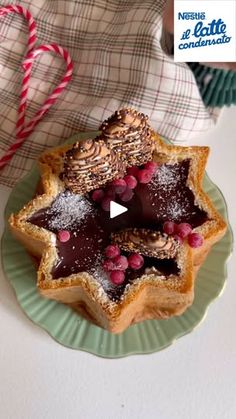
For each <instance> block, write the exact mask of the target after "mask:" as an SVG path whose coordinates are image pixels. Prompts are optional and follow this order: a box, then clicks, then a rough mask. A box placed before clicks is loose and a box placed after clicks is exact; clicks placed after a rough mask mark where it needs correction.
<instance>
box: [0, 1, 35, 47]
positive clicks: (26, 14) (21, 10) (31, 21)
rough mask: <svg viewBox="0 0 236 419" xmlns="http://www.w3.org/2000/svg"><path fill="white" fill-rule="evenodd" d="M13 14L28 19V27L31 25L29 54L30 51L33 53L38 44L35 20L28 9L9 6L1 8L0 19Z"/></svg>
mask: <svg viewBox="0 0 236 419" xmlns="http://www.w3.org/2000/svg"><path fill="white" fill-rule="evenodd" d="M13 12H14V13H18V14H20V15H23V16H24V17H25V18H26V20H28V25H29V39H28V53H29V52H30V51H32V49H33V48H34V46H35V44H36V42H37V37H36V24H35V21H34V18H33V16H32V15H31V13H30V12H29V11H28V10H27V9H24V7H22V6H18V5H9V6H6V7H1V9H0V17H2V16H5V15H6V14H8V13H13Z"/></svg>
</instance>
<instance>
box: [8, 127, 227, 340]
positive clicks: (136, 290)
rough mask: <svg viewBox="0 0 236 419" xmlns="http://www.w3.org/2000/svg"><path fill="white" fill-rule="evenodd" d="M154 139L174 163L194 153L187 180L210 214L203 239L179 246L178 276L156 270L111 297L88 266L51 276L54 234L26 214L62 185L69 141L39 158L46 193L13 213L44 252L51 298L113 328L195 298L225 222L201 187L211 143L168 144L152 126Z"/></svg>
mask: <svg viewBox="0 0 236 419" xmlns="http://www.w3.org/2000/svg"><path fill="white" fill-rule="evenodd" d="M152 137H153V139H155V150H154V153H153V160H154V161H156V162H159V163H160V162H163V163H166V162H168V163H175V162H179V161H182V160H185V159H190V169H189V176H188V180H187V185H188V186H189V188H190V189H191V190H192V192H193V193H194V196H195V203H196V204H197V205H198V206H199V207H200V208H201V209H203V210H205V211H206V212H207V214H208V218H209V220H208V221H206V222H205V223H204V224H203V225H201V226H200V227H197V228H196V229H194V232H198V233H200V234H201V235H202V236H203V238H204V243H203V245H202V246H201V247H199V248H197V249H191V248H190V247H189V246H188V245H187V244H186V243H185V244H183V245H182V246H180V247H179V248H178V249H177V257H176V258H177V263H178V267H179V268H180V275H179V276H178V277H176V276H174V275H172V276H171V277H169V278H168V280H166V279H165V278H163V275H161V274H160V273H158V272H155V270H154V271H153V272H152V271H151V270H149V271H150V272H149V273H148V274H145V275H143V276H142V277H140V278H137V279H135V280H134V281H133V282H132V284H130V285H128V286H127V287H126V289H125V291H124V294H123V295H122V297H121V299H120V300H119V301H112V300H111V299H110V298H109V297H108V295H107V293H106V292H105V291H104V289H103V287H102V286H101V284H99V283H98V281H97V280H96V279H95V278H94V277H93V276H92V275H91V274H88V273H87V272H82V273H81V272H80V273H77V274H72V275H70V276H68V277H66V278H59V279H53V278H52V275H51V271H52V268H53V266H54V264H55V262H56V260H57V258H58V255H57V249H56V246H55V242H56V237H55V234H54V233H52V232H50V231H48V230H46V229H43V228H40V227H37V226H35V225H33V224H31V223H30V222H28V221H27V220H28V219H29V217H30V216H31V215H33V214H34V213H35V212H36V211H38V210H39V209H41V208H45V207H47V206H49V205H50V204H51V203H52V201H53V200H54V199H55V197H56V196H57V195H58V193H60V192H61V191H62V190H63V189H64V183H63V181H62V180H60V178H59V174H60V173H61V171H62V170H63V157H64V155H65V153H66V152H67V151H68V150H69V149H70V148H71V145H65V146H62V147H58V148H54V149H53V150H51V151H47V152H45V153H43V154H42V156H41V157H40V159H39V165H40V169H41V174H42V175H41V180H42V185H43V189H44V194H43V195H40V196H37V197H36V198H35V199H33V200H32V201H31V202H30V203H29V204H27V205H26V206H25V207H24V208H23V209H22V210H21V211H20V212H19V213H18V214H15V215H14V214H12V215H11V217H10V220H9V222H10V226H11V230H12V232H13V234H15V236H16V237H17V239H19V240H20V241H21V242H22V243H23V244H24V246H25V247H26V248H27V249H28V251H29V252H30V253H31V254H33V255H35V256H37V257H39V258H41V261H40V266H39V269H38V282H37V285H38V289H39V292H40V293H41V294H42V295H44V296H45V297H47V298H51V299H55V300H58V301H61V302H63V303H65V304H70V305H72V306H73V308H74V309H76V310H78V311H79V312H83V313H84V312H86V314H87V315H88V316H89V318H90V319H91V320H92V321H93V322H94V323H96V324H97V325H99V326H101V327H103V328H105V329H107V330H109V331H110V332H113V333H120V332H122V331H123V330H125V329H126V328H127V327H128V326H129V325H131V324H133V323H137V322H140V321H143V320H146V319H154V318H168V317H170V316H173V315H179V314H182V313H183V312H184V311H185V310H186V308H187V307H188V306H189V305H191V304H192V301H193V298H194V279H195V276H196V272H197V270H198V269H199V267H200V266H201V264H202V262H203V261H204V259H205V257H206V255H207V254H208V252H209V251H210V249H211V247H212V245H213V244H214V243H215V242H217V241H218V240H219V239H220V238H221V237H222V236H223V235H224V233H225V231H226V223H225V222H224V220H223V219H222V217H221V216H220V214H219V213H218V212H217V211H216V209H215V208H214V206H213V204H212V202H211V200H210V198H209V197H208V196H207V194H206V193H205V192H204V191H203V190H202V180H203V176H204V171H205V165H206V162H207V157H208V153H209V149H208V147H180V146H172V145H167V144H165V143H164V142H163V141H162V140H161V139H160V137H159V136H158V135H157V134H155V133H154V132H152Z"/></svg>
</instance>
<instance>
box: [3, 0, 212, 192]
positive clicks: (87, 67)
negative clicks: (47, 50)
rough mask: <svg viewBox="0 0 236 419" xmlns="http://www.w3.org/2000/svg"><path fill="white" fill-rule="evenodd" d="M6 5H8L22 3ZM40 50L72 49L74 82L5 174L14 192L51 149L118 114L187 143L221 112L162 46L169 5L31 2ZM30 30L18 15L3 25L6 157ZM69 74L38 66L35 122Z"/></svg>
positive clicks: (32, 98)
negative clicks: (136, 116)
mask: <svg viewBox="0 0 236 419" xmlns="http://www.w3.org/2000/svg"><path fill="white" fill-rule="evenodd" d="M16 3H17V2H15V1H4V0H2V1H1V6H4V5H7V4H16ZM18 3H20V4H21V5H22V6H23V7H25V8H28V9H29V10H30V12H31V13H32V15H33V16H34V18H35V20H36V24H37V33H38V42H39V43H40V44H42V43H43V44H45V43H51V42H56V43H58V44H60V45H62V46H63V47H65V48H67V49H68V51H69V52H70V54H71V56H72V59H73V62H74V75H73V78H72V81H71V82H70V84H69V86H68V87H67V89H66V90H65V91H64V92H63V94H62V96H61V97H60V98H59V100H58V101H57V103H56V104H55V105H54V106H53V108H51V109H50V111H49V112H48V114H47V115H46V116H45V118H44V119H43V121H41V122H40V123H39V124H38V126H37V127H36V129H35V132H34V133H33V134H32V135H31V136H30V137H29V138H28V139H27V140H26V142H25V143H24V145H23V146H22V147H21V149H20V150H18V152H17V153H16V154H15V156H14V157H13V159H12V160H11V162H10V164H9V165H8V166H7V167H6V168H4V170H2V171H1V173H0V183H2V184H5V185H7V186H13V185H14V183H15V182H16V181H17V180H18V179H19V178H20V177H21V176H23V175H24V174H25V173H26V172H27V171H29V170H30V168H31V166H32V163H33V161H34V160H35V158H37V156H38V155H39V154H40V153H41V152H42V151H43V150H44V149H45V148H47V147H51V146H56V145H58V144H60V143H62V142H63V141H64V140H65V139H66V138H68V137H69V136H71V135H73V134H75V133H76V132H77V131H88V130H96V129H97V128H98V126H99V124H100V123H101V121H102V120H104V119H105V118H107V117H108V116H109V115H110V114H111V113H113V112H114V111H115V110H116V109H118V108H121V107H124V106H127V105H128V106H132V107H134V108H137V109H138V110H140V111H142V112H144V113H146V114H148V115H149V116H150V119H151V124H152V126H153V127H154V128H155V129H156V130H157V131H158V132H159V133H160V134H161V135H162V136H164V137H166V138H169V139H172V140H175V141H177V142H187V140H188V139H189V138H190V137H191V138H193V136H196V135H199V134H200V133H201V132H203V131H205V130H207V129H209V128H210V127H211V126H212V125H213V124H214V122H215V120H216V117H217V111H215V110H214V109H212V108H206V107H205V106H204V104H203V102H202V99H201V96H200V94H199V90H198V87H197V85H196V82H195V79H194V75H193V73H192V71H191V70H190V69H189V67H188V65H187V64H184V63H178V64H177V63H174V62H173V59H172V58H171V57H168V55H166V54H165V53H164V52H163V50H162V48H161V46H160V39H161V34H162V9H163V5H164V3H165V2H164V0H119V1H118V0H64V1H63V0H54V1H50V0H28V1H20V2H18ZM27 36H28V27H27V23H26V22H25V20H24V18H23V17H21V16H18V15H16V14H12V15H8V16H5V17H3V18H2V19H1V21H0V153H1V154H3V153H4V151H5V150H6V149H7V148H8V146H9V145H10V144H11V142H13V141H14V136H15V123H16V118H17V108H18V101H19V94H20V90H21V81H22V75H23V74H22V70H21V62H22V59H23V57H24V54H25V52H26V45H27ZM63 72H64V62H63V61H61V59H60V58H59V57H56V56H54V55H52V54H48V55H43V56H40V57H39V58H38V60H37V62H36V63H35V64H34V71H33V75H32V79H31V89H30V92H29V105H28V109H27V118H32V117H33V115H34V114H35V112H36V111H37V110H38V108H39V106H40V104H41V103H42V102H43V100H44V99H45V98H46V96H47V95H48V93H49V92H50V91H51V90H52V88H53V87H55V86H56V85H57V83H58V81H59V80H60V78H61V77H62V75H63Z"/></svg>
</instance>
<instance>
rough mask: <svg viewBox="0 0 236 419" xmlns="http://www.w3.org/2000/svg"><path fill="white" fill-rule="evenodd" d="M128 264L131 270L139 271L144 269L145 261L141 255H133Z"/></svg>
mask: <svg viewBox="0 0 236 419" xmlns="http://www.w3.org/2000/svg"><path fill="white" fill-rule="evenodd" d="M128 262H129V267H130V268H131V269H134V270H138V269H140V268H142V266H143V264H144V259H143V257H142V255H140V254H139V253H132V255H130V256H129V257H128Z"/></svg>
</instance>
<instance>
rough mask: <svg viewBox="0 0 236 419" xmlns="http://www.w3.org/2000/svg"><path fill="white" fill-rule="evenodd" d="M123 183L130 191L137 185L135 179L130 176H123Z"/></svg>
mask: <svg viewBox="0 0 236 419" xmlns="http://www.w3.org/2000/svg"><path fill="white" fill-rule="evenodd" d="M124 181H125V183H126V185H127V186H128V188H130V189H134V188H136V186H137V184H138V182H137V179H136V178H135V177H134V176H132V175H127V176H125V177H124Z"/></svg>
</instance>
